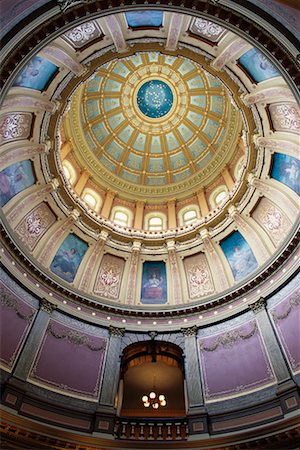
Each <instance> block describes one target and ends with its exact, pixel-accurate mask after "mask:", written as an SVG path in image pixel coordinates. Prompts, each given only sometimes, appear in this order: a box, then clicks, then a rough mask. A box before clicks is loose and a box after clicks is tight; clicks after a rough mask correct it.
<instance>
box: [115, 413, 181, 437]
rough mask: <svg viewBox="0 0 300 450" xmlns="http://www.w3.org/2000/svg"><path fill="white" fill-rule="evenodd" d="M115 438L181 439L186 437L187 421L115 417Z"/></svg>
mask: <svg viewBox="0 0 300 450" xmlns="http://www.w3.org/2000/svg"><path fill="white" fill-rule="evenodd" d="M115 437H116V438H117V439H130V440H144V441H151V440H152V441H183V440H185V439H187V437H188V425H187V421H186V420H183V419H178V420H170V419H166V420H162V419H160V420H153V419H152V420H146V419H134V420H132V419H125V418H122V419H117V420H116V422H115Z"/></svg>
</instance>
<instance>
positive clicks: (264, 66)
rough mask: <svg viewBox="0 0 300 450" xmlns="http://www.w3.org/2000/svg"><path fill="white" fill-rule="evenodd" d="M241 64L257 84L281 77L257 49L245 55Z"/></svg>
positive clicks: (241, 58) (241, 59)
mask: <svg viewBox="0 0 300 450" xmlns="http://www.w3.org/2000/svg"><path fill="white" fill-rule="evenodd" d="M239 63H240V64H241V65H242V66H243V67H244V69H246V71H247V72H248V73H249V75H250V76H251V77H252V78H253V80H254V81H256V82H257V83H259V82H260V81H264V80H268V79H269V78H273V77H277V76H279V75H280V74H279V72H278V71H277V70H276V68H275V67H274V66H273V64H272V63H271V62H270V61H269V60H268V59H267V58H266V57H265V56H264V55H263V54H262V53H261V52H259V51H258V50H257V49H256V48H252V49H251V50H248V52H246V53H244V55H242V56H241V57H240V59H239Z"/></svg>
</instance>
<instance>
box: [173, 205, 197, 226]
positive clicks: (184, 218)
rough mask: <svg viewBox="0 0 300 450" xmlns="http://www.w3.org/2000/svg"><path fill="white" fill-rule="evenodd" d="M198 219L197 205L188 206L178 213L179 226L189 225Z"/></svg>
mask: <svg viewBox="0 0 300 450" xmlns="http://www.w3.org/2000/svg"><path fill="white" fill-rule="evenodd" d="M199 218H200V211H199V207H198V206H197V205H189V206H186V207H184V208H182V209H181V210H180V211H179V212H178V220H179V225H181V226H183V225H190V224H191V223H193V222H195V221H196V220H198V219H199Z"/></svg>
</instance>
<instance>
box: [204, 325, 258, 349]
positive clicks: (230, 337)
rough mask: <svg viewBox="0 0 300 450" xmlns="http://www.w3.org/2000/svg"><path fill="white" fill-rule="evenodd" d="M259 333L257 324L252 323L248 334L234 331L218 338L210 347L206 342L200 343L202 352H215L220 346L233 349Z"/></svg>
mask: <svg viewBox="0 0 300 450" xmlns="http://www.w3.org/2000/svg"><path fill="white" fill-rule="evenodd" d="M257 331H258V328H257V324H256V322H253V323H252V329H251V330H250V331H249V332H248V333H243V332H242V331H240V330H232V331H228V332H227V333H224V334H222V335H220V336H218V337H217V338H216V340H215V342H214V343H213V344H212V345H210V346H209V347H208V346H206V345H205V343H204V341H199V347H200V350H203V351H206V352H214V351H215V350H217V348H218V347H219V346H220V345H223V346H225V347H232V346H233V345H234V344H235V343H236V342H238V341H240V340H246V339H250V338H251V337H252V336H254V335H255V333H256V332H257Z"/></svg>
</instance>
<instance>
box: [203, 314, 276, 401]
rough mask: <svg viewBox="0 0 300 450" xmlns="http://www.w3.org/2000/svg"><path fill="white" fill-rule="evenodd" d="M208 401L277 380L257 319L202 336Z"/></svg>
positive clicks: (204, 379) (244, 391) (243, 391)
mask: <svg viewBox="0 0 300 450" xmlns="http://www.w3.org/2000/svg"><path fill="white" fill-rule="evenodd" d="M199 348H200V361H201V372H202V377H203V384H204V394H205V397H206V399H207V400H212V399H215V398H218V397H223V396H228V395H230V396H232V395H235V394H239V393H246V392H247V391H249V390H251V389H253V388H258V387H260V386H263V385H266V384H269V383H271V382H274V381H275V377H274V374H273V372H272V369H271V366H270V363H269V361H268V358H267V355H266V351H265V349H264V346H263V342H262V338H261V336H260V334H259V331H258V328H257V325H256V322H255V321H251V322H248V323H247V324H244V325H243V326H240V327H238V328H234V329H233V330H231V331H229V332H225V333H224V332H223V333H219V334H216V335H214V336H209V337H206V338H203V339H199Z"/></svg>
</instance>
